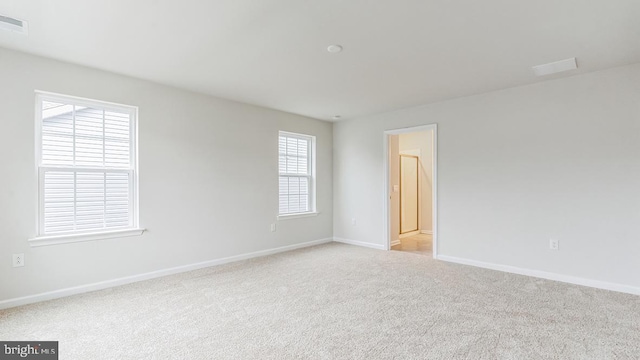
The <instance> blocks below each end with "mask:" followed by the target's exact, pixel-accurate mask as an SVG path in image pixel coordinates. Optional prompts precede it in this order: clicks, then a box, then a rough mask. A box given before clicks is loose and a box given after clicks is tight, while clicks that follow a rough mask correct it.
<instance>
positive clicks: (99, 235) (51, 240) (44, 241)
mask: <svg viewBox="0 0 640 360" xmlns="http://www.w3.org/2000/svg"><path fill="white" fill-rule="evenodd" d="M145 230H146V229H142V228H136V229H124V230H114V231H102V232H93V233H86V234H63V235H47V236H37V237H35V238H33V239H29V244H30V245H31V247H37V246H47V245H57V244H68V243H75V242H82V241H93V240H104V239H113V238H121V237H127V236H140V235H142V233H143V232H144V231H145Z"/></svg>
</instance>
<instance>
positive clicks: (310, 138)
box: [277, 130, 319, 220]
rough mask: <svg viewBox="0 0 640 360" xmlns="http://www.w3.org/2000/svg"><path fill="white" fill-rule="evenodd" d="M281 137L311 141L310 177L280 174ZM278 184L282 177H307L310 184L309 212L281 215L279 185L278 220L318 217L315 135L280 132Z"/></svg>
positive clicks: (308, 164) (309, 150)
mask: <svg viewBox="0 0 640 360" xmlns="http://www.w3.org/2000/svg"><path fill="white" fill-rule="evenodd" d="M280 136H284V137H288V138H296V139H302V140H307V141H309V148H308V150H307V151H308V152H309V160H308V162H307V166H308V167H309V173H308V175H303V174H291V173H281V172H280ZM277 144H278V147H277V148H278V157H277V160H278V184H279V183H280V177H281V176H287V177H306V178H307V179H308V183H309V210H308V211H304V212H296V213H287V214H281V213H280V186H279V185H278V210H277V213H278V220H286V219H295V218H301V217H308V216H316V215H318V214H319V213H318V211H317V207H316V137H315V136H313V135H308V134H302V133H294V132H290V131H282V130H281V131H278V143H277Z"/></svg>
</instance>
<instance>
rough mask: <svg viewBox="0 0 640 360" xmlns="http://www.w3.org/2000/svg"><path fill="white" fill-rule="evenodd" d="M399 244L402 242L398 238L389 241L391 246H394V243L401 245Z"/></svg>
mask: <svg viewBox="0 0 640 360" xmlns="http://www.w3.org/2000/svg"><path fill="white" fill-rule="evenodd" d="M401 244H402V241H400V239H398V240H393V241H392V242H391V246H396V245H401Z"/></svg>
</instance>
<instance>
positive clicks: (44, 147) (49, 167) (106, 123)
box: [33, 94, 138, 240]
mask: <svg viewBox="0 0 640 360" xmlns="http://www.w3.org/2000/svg"><path fill="white" fill-rule="evenodd" d="M36 112H37V114H36V121H37V124H36V126H37V140H36V141H37V145H38V148H37V152H36V157H37V159H36V160H37V164H38V178H39V181H38V185H39V188H38V199H39V217H38V237H36V239H33V240H39V238H40V239H42V238H46V237H63V236H65V235H70V236H76V235H82V234H96V233H113V232H118V231H126V230H132V229H137V228H138V215H137V205H138V204H137V194H136V193H137V173H136V169H137V167H136V115H137V110H136V108H135V107H130V106H123V105H114V104H109V103H103V102H99V101H92V100H83V99H77V98H72V97H66V96H61V95H50V94H38V95H37V103H36Z"/></svg>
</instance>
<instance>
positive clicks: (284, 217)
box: [278, 211, 320, 220]
mask: <svg viewBox="0 0 640 360" xmlns="http://www.w3.org/2000/svg"><path fill="white" fill-rule="evenodd" d="M319 214H320V213H319V212H316V211H313V212H306V213H298V214H290V215H278V220H290V219H299V218H306V217H312V216H318V215H319Z"/></svg>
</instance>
